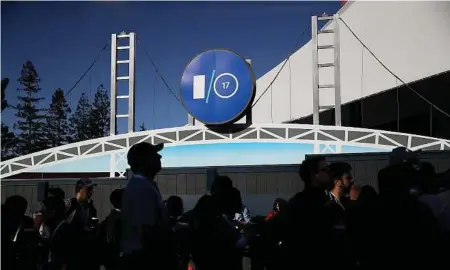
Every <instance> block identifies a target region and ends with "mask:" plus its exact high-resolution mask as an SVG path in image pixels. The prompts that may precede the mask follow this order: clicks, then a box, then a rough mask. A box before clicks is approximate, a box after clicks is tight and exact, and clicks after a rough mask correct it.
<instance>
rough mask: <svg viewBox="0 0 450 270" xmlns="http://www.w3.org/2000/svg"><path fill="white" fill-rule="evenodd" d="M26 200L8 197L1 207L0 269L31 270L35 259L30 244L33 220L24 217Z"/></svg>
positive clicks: (32, 240) (32, 242)
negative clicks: (0, 260) (0, 253)
mask: <svg viewBox="0 0 450 270" xmlns="http://www.w3.org/2000/svg"><path fill="white" fill-rule="evenodd" d="M27 207H28V202H27V200H26V199H25V198H24V197H22V196H19V195H14V196H11V197H8V198H7V199H6V200H5V203H4V204H3V205H2V213H1V214H2V220H1V223H2V228H1V230H2V248H1V250H2V269H33V268H30V267H35V266H36V261H35V260H36V257H34V256H33V255H34V254H33V253H34V252H35V250H33V249H32V246H30V245H32V244H35V243H34V240H37V238H35V237H33V235H32V234H34V235H36V237H37V232H35V233H33V231H34V230H33V225H34V224H33V220H32V219H31V218H30V217H27V216H25V212H26V210H27Z"/></svg>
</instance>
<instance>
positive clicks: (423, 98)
mask: <svg viewBox="0 0 450 270" xmlns="http://www.w3.org/2000/svg"><path fill="white" fill-rule="evenodd" d="M339 19H340V20H341V21H342V23H344V25H345V27H347V29H348V30H349V31H350V33H352V35H353V36H354V37H355V38H356V39H357V40H358V41H359V42H360V43H361V44H362V45H363V46H364V47H365V48H366V50H367V51H368V52H369V53H370V54H371V55H372V56H373V57H374V58H375V60H377V62H378V63H379V64H380V65H381V66H382V67H383V68H384V69H386V70H387V71H388V72H389V73H390V74H391V75H392V76H394V77H395V78H396V79H397V80H399V81H400V82H401V83H402V84H403V85H404V86H406V88H408V89H409V90H411V91H412V92H414V93H415V94H416V95H417V96H419V97H420V98H421V99H422V100H424V101H425V102H427V103H428V104H429V105H430V106H432V107H433V108H435V109H436V110H437V111H439V112H441V113H442V114H444V115H445V116H447V117H448V118H450V114H449V113H447V112H446V111H444V110H442V109H441V108H439V107H438V106H436V105H434V104H433V102H431V101H430V100H428V99H427V98H426V97H424V96H422V95H421V94H420V93H418V92H417V91H416V90H414V89H413V88H412V87H411V86H410V85H409V84H408V83H406V82H405V81H403V80H402V79H401V78H400V77H399V76H397V75H396V74H395V73H394V72H392V71H391V70H390V69H389V68H388V67H387V66H386V65H385V64H383V62H381V60H380V59H379V58H378V57H377V56H376V55H375V54H374V53H373V52H372V51H371V50H370V49H369V48H368V47H367V46H366V44H364V42H362V40H361V39H359V38H358V36H357V35H356V34H355V32H353V30H352V29H351V28H350V26H348V24H347V23H346V22H345V21H344V19H342V18H339Z"/></svg>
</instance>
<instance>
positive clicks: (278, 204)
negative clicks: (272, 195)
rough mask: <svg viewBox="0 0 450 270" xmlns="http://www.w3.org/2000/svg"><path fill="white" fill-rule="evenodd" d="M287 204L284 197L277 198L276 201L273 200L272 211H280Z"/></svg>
mask: <svg viewBox="0 0 450 270" xmlns="http://www.w3.org/2000/svg"><path fill="white" fill-rule="evenodd" d="M286 204H287V202H286V200H284V199H282V198H276V199H275V201H274V202H273V208H272V211H274V212H280V211H281V210H282V209H283V208H284V207H285V206H286Z"/></svg>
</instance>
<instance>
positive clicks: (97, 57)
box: [64, 41, 111, 97]
mask: <svg viewBox="0 0 450 270" xmlns="http://www.w3.org/2000/svg"><path fill="white" fill-rule="evenodd" d="M110 42H111V41H108V42H107V43H106V44H105V46H103V48H102V50H101V51H100V52H99V53H98V54H97V56H96V57H95V59H94V61H93V62H92V64H91V65H90V66H89V67H88V68H87V69H86V71H85V72H84V73H83V75H81V77H80V78H79V79H78V81H76V82H75V84H74V85H73V86H72V87H71V88H70V89H69V91H67V93H66V94H65V95H64V97H67V95H68V94H70V92H72V91H73V90H74V89H75V88H76V87H77V86H78V84H79V83H80V82H81V80H83V79H84V77H85V76H86V75H87V74H88V72H89V71H91V69H92V68H93V67H94V65H95V63H97V61H98V59H99V58H100V55H101V54H102V53H103V51H105V50H106V48H107V47H108V45H109V43H110Z"/></svg>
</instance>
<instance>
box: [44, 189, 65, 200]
mask: <svg viewBox="0 0 450 270" xmlns="http://www.w3.org/2000/svg"><path fill="white" fill-rule="evenodd" d="M47 196H48V197H57V198H60V199H61V200H64V198H65V197H66V193H65V192H64V190H62V189H61V188H59V187H52V188H49V189H48V190H47Z"/></svg>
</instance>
